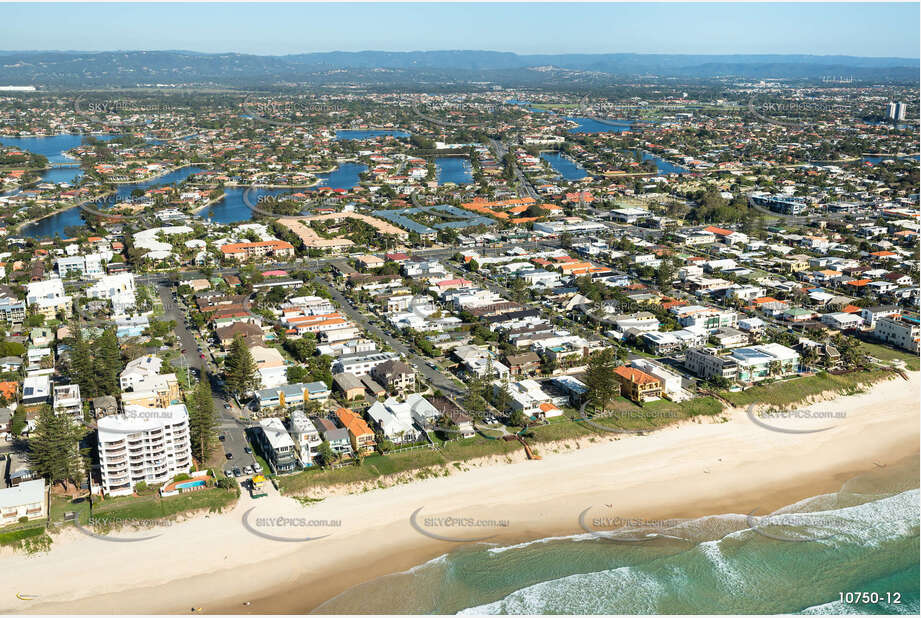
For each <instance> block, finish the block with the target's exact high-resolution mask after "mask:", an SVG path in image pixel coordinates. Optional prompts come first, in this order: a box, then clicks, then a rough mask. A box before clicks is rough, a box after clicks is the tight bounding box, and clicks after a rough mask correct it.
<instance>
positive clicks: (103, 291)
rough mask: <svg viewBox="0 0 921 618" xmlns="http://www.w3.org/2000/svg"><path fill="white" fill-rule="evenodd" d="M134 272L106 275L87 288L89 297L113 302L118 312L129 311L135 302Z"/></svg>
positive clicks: (114, 308)
mask: <svg viewBox="0 0 921 618" xmlns="http://www.w3.org/2000/svg"><path fill="white" fill-rule="evenodd" d="M134 294H135V285H134V273H118V274H115V275H105V276H103V277H101V278H100V279H99V281H97V282H96V283H94V284H93V285H91V286H90V287H89V288H88V289H87V290H86V296H87V297H88V298H100V299H102V300H108V301H111V303H112V310H113V312H114V313H116V314H121V313H127V312H128V311H129V310H130V309H131V308H133V307H134V304H135V301H136V299H135V296H134Z"/></svg>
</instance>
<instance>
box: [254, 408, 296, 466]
mask: <svg viewBox="0 0 921 618" xmlns="http://www.w3.org/2000/svg"><path fill="white" fill-rule="evenodd" d="M258 429H259V430H258V431H256V432H254V433H255V435H256V440H257V441H258V442H259V446H260V448H261V450H262V454H263V455H265V459H266V462H267V463H268V464H269V467H271V468H272V472H274V473H275V474H282V473H284V472H293V471H294V469H295V467H297V452H296V449H295V446H294V440H292V439H291V436H290V435H288V432H287V431H286V430H285V426H284V424H282V422H281V419H280V418H263V419H260V420H259V428H258Z"/></svg>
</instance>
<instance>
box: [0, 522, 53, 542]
mask: <svg viewBox="0 0 921 618" xmlns="http://www.w3.org/2000/svg"><path fill="white" fill-rule="evenodd" d="M44 534H45V525H44V522H43V521H39V522H37V524H36V525H35V526H24V527H22V528H18V529H15V530H11V531H9V532H3V531H2V529H0V546H2V547H18V548H21V547H23V541H26V540H27V539H35V538H36V537H40V536H42V535H44ZM49 539H50V537H49Z"/></svg>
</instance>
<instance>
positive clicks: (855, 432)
mask: <svg viewBox="0 0 921 618" xmlns="http://www.w3.org/2000/svg"><path fill="white" fill-rule="evenodd" d="M909 376H910V382H909V384H905V382H904V381H903V380H901V379H898V378H896V379H892V380H888V381H884V382H882V383H880V384H877V385H875V386H874V387H873V388H872V389H871V390H870V391H869V392H866V393H861V394H857V395H852V396H848V397H840V398H837V399H834V400H829V401H824V402H821V403H818V404H813V405H814V406H816V407H818V408H819V409H821V410H831V411H843V412H844V413H845V416H844V417H837V418H835V419H834V421H833V422H832V426H830V427H828V428H827V430H825V431H820V432H815V433H808V434H790V433H782V432H777V431H768V430H766V429H764V428H763V427H762V426H759V425H756V424H755V423H752V421H751V420H750V419H749V418H748V416H747V415H746V414H745V411H744V410H742V409H734V410H732V411H731V412H730V413H727V416H728V420H726V421H722V420H721V419H719V418H713V417H706V418H697V419H695V420H692V421H688V422H685V423H682V424H681V425H679V426H674V427H669V428H665V429H662V430H660V431H657V432H655V433H654V434H650V435H647V436H627V437H623V436H618V437H616V438H615V437H614V436H611V437H607V436H602V437H600V438H599V439H598V440H597V441H596V443H594V444H591V445H588V446H583V447H580V448H572V449H570V452H567V449H565V448H562V447H558V448H556V450H551V449H550V448H546V447H545V449H542V455H543V457H544V459H543V460H540V461H518V462H516V463H507V464H504V465H490V466H482V467H477V468H472V469H466V470H464V471H460V472H459V471H456V470H453V469H451V470H448V471H447V473H446V474H444V475H437V474H436V475H431V476H427V477H426V478H425V479H424V480H419V479H414V480H413V481H412V482H410V483H406V484H401V485H395V486H393V487H390V488H387V489H375V490H373V491H370V492H366V493H357V494H351V495H332V496H330V497H328V498H326V499H324V500H323V501H322V502H317V503H313V504H311V505H310V506H309V507H305V506H302V505H301V504H300V503H298V502H296V501H294V500H292V499H290V498H286V497H281V496H278V495H277V494H276V493H275V492H274V491H272V492H270V495H269V496H268V497H267V498H262V499H259V500H253V499H251V498H249V496H248V495H247V494H245V493H244V495H242V496H241V499H240V501H239V503H238V504H237V505H236V506H235V507H234V508H233V509H232V510H231V511H228V512H225V513H224V514H220V515H215V514H210V515H201V516H198V517H195V518H191V519H189V520H187V521H184V522H182V523H181V524H176V525H171V526H166V527H165V529H164V530H163V534H162V538H160V539H159V540H158V541H149V542H138V543H130V542H129V543H123V542H122V543H114V542H108V543H106V542H101V541H99V540H96V539H91V538H88V537H84V536H82V535H81V534H79V533H78V532H76V531H74V530H68V531H66V532H64V533H62V534H59V535H57V536H55V541H54V544H53V545H52V550H51V552H50V554H48V555H40V556H31V557H30V556H24V555H21V554H16V555H10V553H9V552H6V553H4V554H3V555H2V557H0V561H3V562H0V563H5V566H6V567H7V568H6V569H5V572H6V573H8V576H7V588H8V589H9V590H11V591H12V594H11V595H10V598H9V599H8V600H7V601H6V602H5V603H0V608H2V611H5V612H14V613H15V612H19V613H157V612H163V613H188V611H189V608H191V607H201V608H202V610H203V612H204V613H249V612H256V613H291V612H295V613H298V612H302V611H304V610H306V609H308V608H309V609H315V608H316V607H317V606H318V605H321V604H322V603H324V602H326V601H328V600H330V599H332V598H333V597H335V596H337V595H338V594H340V593H341V592H343V591H345V590H347V589H349V588H351V587H352V586H354V585H356V584H359V583H363V582H367V581H370V580H373V579H376V578H377V577H380V576H383V575H387V574H390V573H395V572H400V571H404V570H407V569H410V568H412V567H415V566H417V565H419V564H422V563H424V562H426V561H428V560H430V559H432V558H435V557H437V556H440V555H442V554H445V553H448V552H449V551H451V550H452V549H455V548H457V547H459V546H462V545H463V544H460V543H454V542H445V541H439V540H435V539H432V538H429V537H426V536H423V535H422V534H420V533H419V532H417V531H416V529H414V528H413V527H412V526H411V525H410V523H409V517H410V516H411V514H412V513H413V512H414V511H415V510H416V509H418V508H422V509H424V513H425V514H426V515H429V514H431V515H451V516H463V517H466V516H470V517H479V518H482V519H507V520H508V521H509V522H510V527H509V528H508V530H507V532H505V533H504V534H499V535H496V536H495V537H494V538H490V539H489V540H490V542H498V543H501V544H513V543H517V542H522V541H527V540H534V539H540V538H547V537H554V536H571V535H573V534H581V533H584V529H583V528H581V527H580V526H579V523H578V517H579V513H580V512H581V511H583V510H584V509H585V508H586V507H590V506H592V505H604V504H606V503H614V504H616V505H617V507H618V510H619V513H622V514H623V516H629V517H638V518H640V517H641V518H656V519H670V518H696V517H700V516H705V515H714V514H726V513H739V514H745V513H750V512H752V511H753V510H755V509H757V511H758V513H759V515H760V514H767V513H769V512H771V511H773V510H776V509H777V508H779V507H782V506H787V505H789V504H793V503H795V502H798V501H799V500H802V499H804V498H808V497H811V496H815V495H820V494H825V493H830V492H836V491H838V490H840V488H841V486H842V485H843V484H844V483H845V482H846V481H848V480H849V479H852V478H853V477H854V476H856V475H860V474H863V473H866V472H868V471H874V470H878V469H879V468H880V467H888V468H889V469H890V470H892V469H894V468H895V467H896V465H897V464H899V463H900V462H904V461H905V460H906V459H907V458H912V457H914V458H917V456H918V451H919V435H918V421H917V418H918V417H917V413H918V395H917V393H918V387H919V385H921V374H919V373H917V372H915V373H910V374H909ZM906 387H907V388H906ZM881 402H886V405H885V406H881V405H880V404H881ZM772 422H778V423H779V422H780V421H772ZM794 422H799V423H802V422H803V421H802V420H799V421H794ZM800 427H802V425H800ZM575 451H578V452H575ZM446 468H448V467H447V466H446ZM448 477H450V478H448ZM912 480H913V481H916V479H914V478H913V479H912ZM915 486H917V485H915ZM250 511H252V516H251V518H250V519H249V520H245V519H244V517H250V515H249V513H250ZM260 515H264V516H266V518H267V519H271V518H274V517H277V516H282V515H284V516H286V517H299V518H310V519H314V518H315V519H316V520H322V521H326V522H327V524H329V522H330V521H331V520H339V521H340V522H341V525H340V526H330V525H327V526H326V527H311V528H297V529H295V530H291V529H288V530H287V531H283V530H282V529H281V528H279V529H277V530H267V532H269V533H270V534H273V535H275V536H281V535H285V536H286V538H290V537H292V536H293V537H301V538H302V537H303V536H304V535H305V534H306V535H311V536H317V537H319V536H323V535H328V536H326V538H316V539H314V540H312V541H310V542H303V543H297V542H277V541H272V540H268V539H266V538H262V537H260V536H257V535H256V534H252V533H250V532H248V531H247V530H246V528H244V526H243V525H242V524H243V523H244V522H245V521H249V522H250V524H252V522H253V521H259V520H258V519H253V518H257V517H258V516H260ZM286 532H287V533H286ZM147 533H148V534H149V531H148V532H147ZM120 534H122V535H124V536H130V535H131V533H130V532H123V533H120ZM141 534H143V533H141ZM449 534H450V533H449ZM88 564H92V565H93V568H92V569H87V568H86V567H87V565H88ZM100 571H101V572H106V573H107V574H109V576H107V577H106V578H105V581H103V580H102V578H100V577H98V573H99V572H100ZM17 592H19V593H24V594H36V595H39V596H38V598H37V599H36V600H35V601H31V602H23V601H20V600H18V599H16V598H15V596H14V595H15V593H17ZM247 601H248V602H251V605H247V606H244V605H243V603H244V602H247ZM369 609H373V608H369Z"/></svg>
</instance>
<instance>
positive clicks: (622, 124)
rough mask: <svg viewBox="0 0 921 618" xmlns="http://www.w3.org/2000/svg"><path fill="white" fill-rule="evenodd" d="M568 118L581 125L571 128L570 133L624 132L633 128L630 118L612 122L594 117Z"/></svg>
mask: <svg viewBox="0 0 921 618" xmlns="http://www.w3.org/2000/svg"><path fill="white" fill-rule="evenodd" d="M566 120H571V121H573V122H576V123H578V125H579V126H577V127H574V128H572V129H569V132H570V133H623V132H624V131H631V130H632V129H633V124H632V123H631V122H630V121H628V120H623V121H611V122H610V123H608V122H599V121H597V120H595V119H593V118H577V117H567V118H566Z"/></svg>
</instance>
